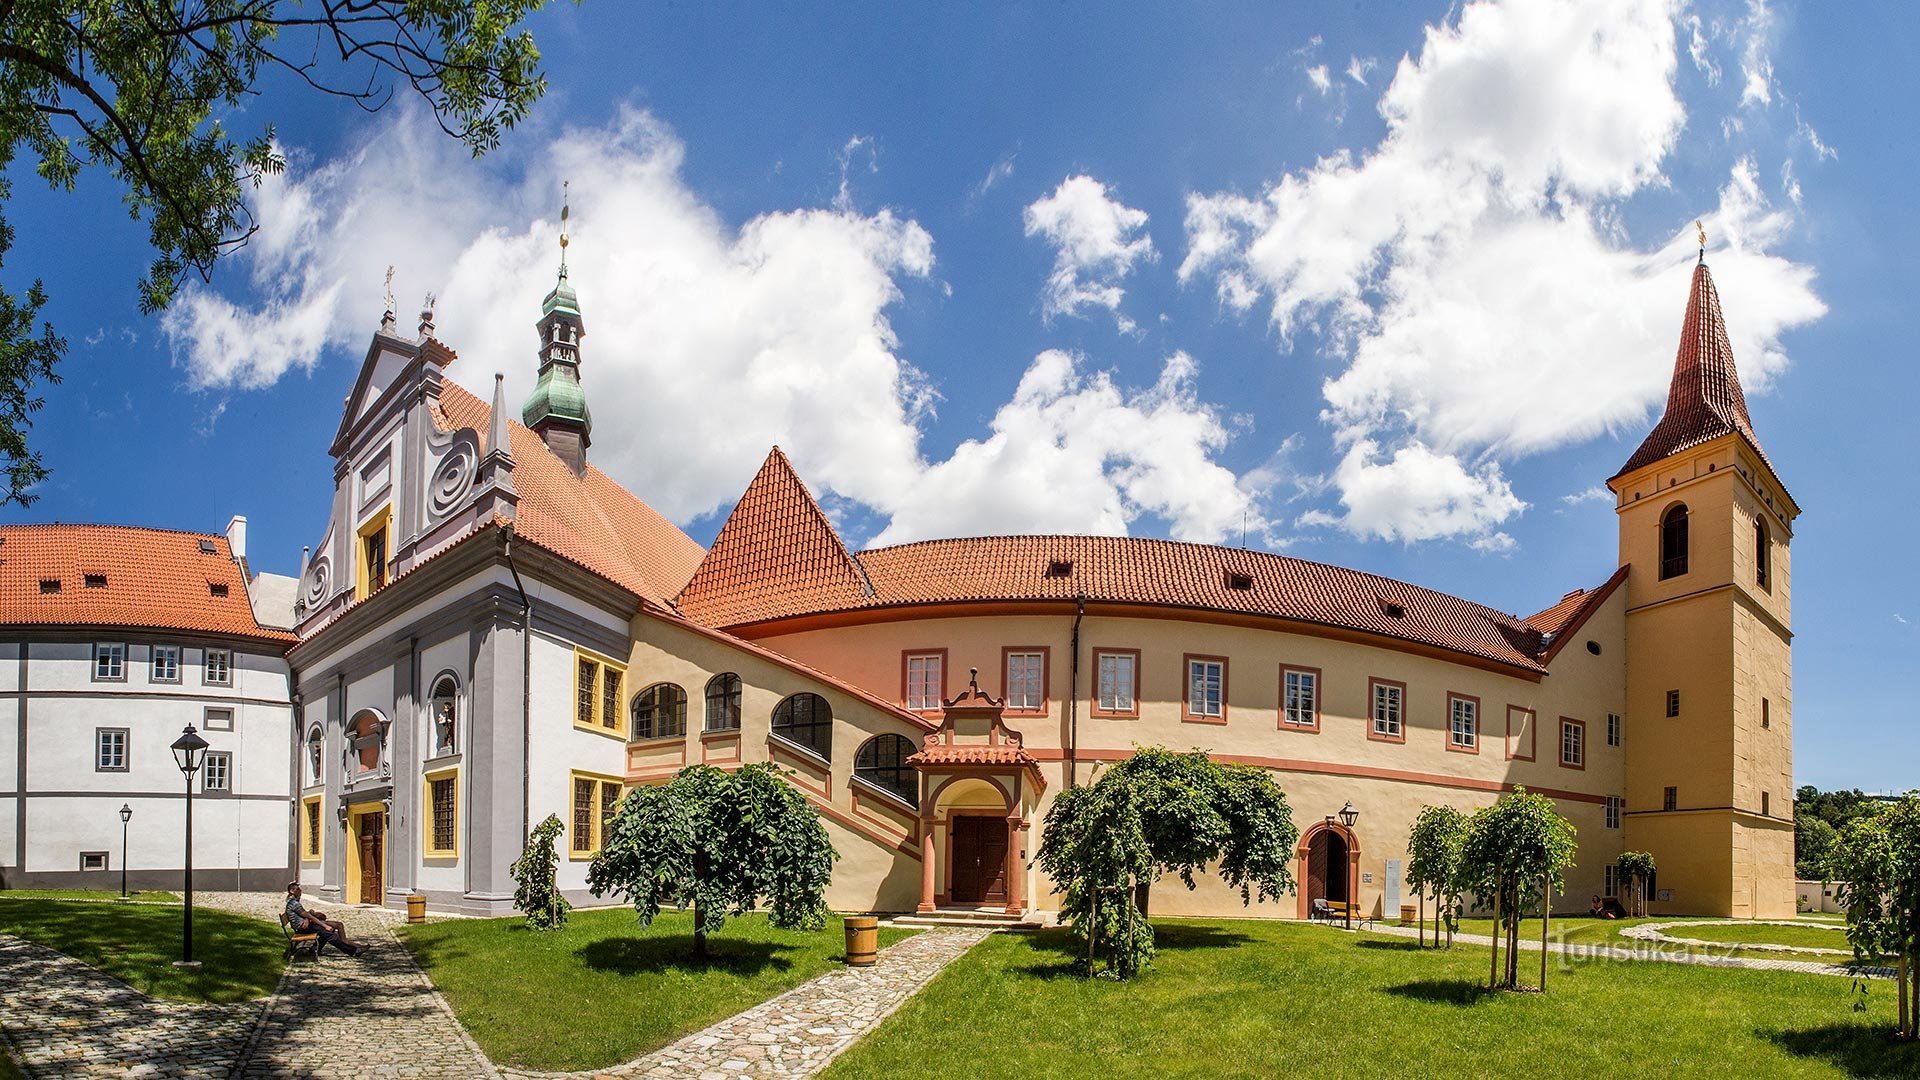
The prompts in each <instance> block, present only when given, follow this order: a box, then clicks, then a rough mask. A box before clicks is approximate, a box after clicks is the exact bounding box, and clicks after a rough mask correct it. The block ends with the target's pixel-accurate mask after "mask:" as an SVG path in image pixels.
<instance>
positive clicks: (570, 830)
mask: <svg viewBox="0 0 1920 1080" xmlns="http://www.w3.org/2000/svg"><path fill="white" fill-rule="evenodd" d="M567 781H568V784H567V787H568V804H567V810H568V813H567V857H568V858H570V859H591V858H593V857H594V856H595V855H598V854H600V845H601V843H602V841H603V840H604V839H605V837H606V830H607V824H608V823H609V822H611V821H612V820H613V812H614V810H615V808H617V807H618V806H619V805H620V796H621V793H622V791H623V790H624V788H623V785H622V782H621V780H620V778H619V777H617V776H607V775H606V774H604V773H589V772H573V773H569V774H568V775H567Z"/></svg>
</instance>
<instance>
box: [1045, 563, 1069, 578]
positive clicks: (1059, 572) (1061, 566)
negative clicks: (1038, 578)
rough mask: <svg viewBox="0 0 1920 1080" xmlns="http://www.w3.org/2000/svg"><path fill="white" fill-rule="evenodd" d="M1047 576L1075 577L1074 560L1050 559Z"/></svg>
mask: <svg viewBox="0 0 1920 1080" xmlns="http://www.w3.org/2000/svg"><path fill="white" fill-rule="evenodd" d="M1047 576H1048V577H1072V576H1073V560H1072V559H1048V560H1047Z"/></svg>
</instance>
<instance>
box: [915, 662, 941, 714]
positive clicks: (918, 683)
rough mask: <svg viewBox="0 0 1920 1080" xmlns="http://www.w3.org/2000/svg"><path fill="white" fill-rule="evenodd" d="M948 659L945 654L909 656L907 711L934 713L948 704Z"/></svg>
mask: <svg viewBox="0 0 1920 1080" xmlns="http://www.w3.org/2000/svg"><path fill="white" fill-rule="evenodd" d="M946 690H947V658H946V655H945V654H944V653H937V652H925V653H908V654H907V694H906V697H907V709H908V711H910V712H932V711H933V710H935V709H938V708H940V707H942V706H943V705H945V704H946Z"/></svg>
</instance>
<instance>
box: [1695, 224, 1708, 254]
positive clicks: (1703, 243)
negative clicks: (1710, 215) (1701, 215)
mask: <svg viewBox="0 0 1920 1080" xmlns="http://www.w3.org/2000/svg"><path fill="white" fill-rule="evenodd" d="M1693 227H1694V229H1695V230H1696V231H1698V232H1699V234H1700V251H1701V253H1702V254H1705V253H1706V250H1707V227H1706V226H1705V225H1702V224H1700V222H1698V221H1695V222H1694V223H1693Z"/></svg>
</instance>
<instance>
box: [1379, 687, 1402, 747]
mask: <svg viewBox="0 0 1920 1080" xmlns="http://www.w3.org/2000/svg"><path fill="white" fill-rule="evenodd" d="M1382 706H1385V707H1386V715H1384V716H1383V715H1381V707H1382ZM1372 712H1373V734H1374V735H1375V737H1377V738H1382V739H1402V738H1405V737H1406V734H1407V692H1406V690H1405V689H1404V688H1402V687H1398V686H1395V685H1393V684H1392V683H1384V682H1376V683H1374V684H1373V710H1372Z"/></svg>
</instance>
